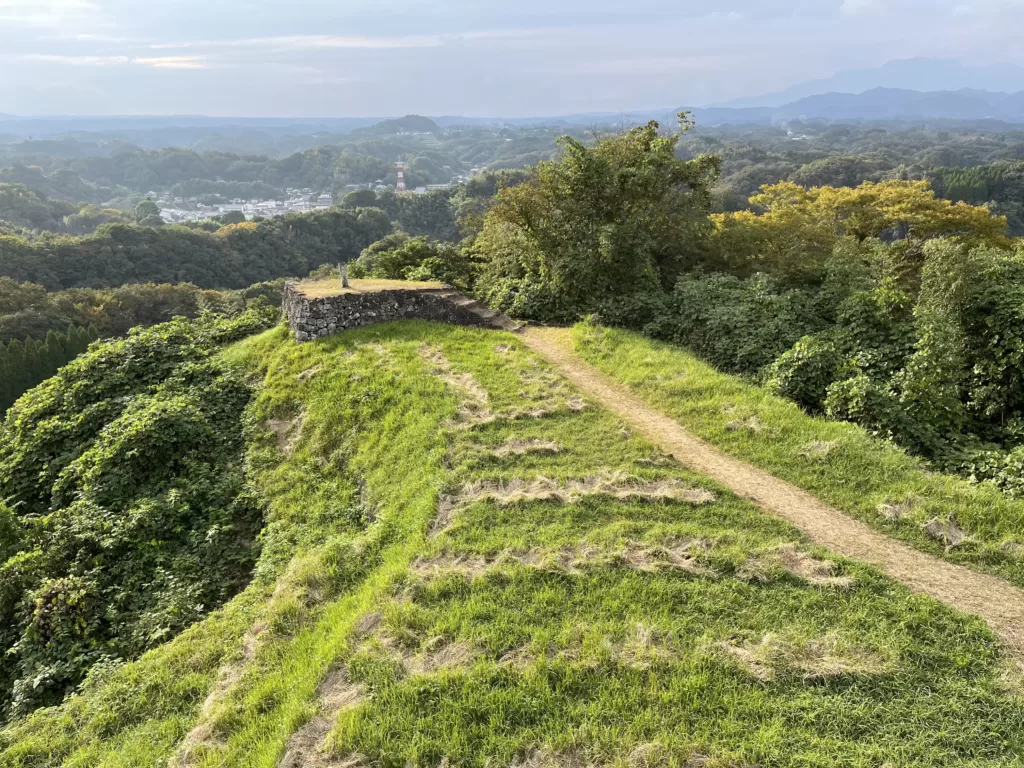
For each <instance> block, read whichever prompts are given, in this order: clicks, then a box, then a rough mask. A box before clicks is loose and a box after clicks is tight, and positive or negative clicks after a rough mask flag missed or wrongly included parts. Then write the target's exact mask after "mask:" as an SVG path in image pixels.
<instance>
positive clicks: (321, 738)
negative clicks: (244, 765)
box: [278, 667, 366, 768]
mask: <svg viewBox="0 0 1024 768" xmlns="http://www.w3.org/2000/svg"><path fill="white" fill-rule="evenodd" d="M317 697H318V699H319V702H320V707H321V714H319V715H317V716H316V717H314V718H313V719H312V720H310V721H309V722H308V723H306V724H305V725H304V726H302V727H301V728H300V729H299V730H297V731H296V732H295V733H294V734H293V735H292V737H291V739H290V740H289V741H288V750H287V752H285V755H284V757H283V758H281V762H280V763H278V768H336V767H337V766H340V765H358V764H359V763H345V762H343V760H346V759H348V760H351V759H352V758H351V757H350V758H342V759H338V758H335V757H334V756H333V755H331V754H330V751H329V749H328V747H327V737H328V735H329V734H330V732H331V729H332V728H333V727H334V723H335V721H336V720H337V719H338V715H339V714H340V713H341V712H342V711H343V710H345V709H348V708H350V707H355V706H358V705H359V704H361V703H362V702H363V701H365V700H366V697H365V695H364V691H363V687H362V686H361V685H357V684H353V683H351V682H349V680H348V673H347V672H346V670H345V668H344V667H339V668H337V669H335V670H333V671H331V672H330V673H329V674H328V675H327V677H326V678H325V679H324V681H323V682H322V683H321V684H320V687H319V688H318V689H317Z"/></svg>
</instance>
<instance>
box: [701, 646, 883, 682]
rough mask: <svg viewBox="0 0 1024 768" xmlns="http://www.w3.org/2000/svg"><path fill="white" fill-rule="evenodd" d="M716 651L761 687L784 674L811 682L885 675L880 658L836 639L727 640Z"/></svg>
mask: <svg viewBox="0 0 1024 768" xmlns="http://www.w3.org/2000/svg"><path fill="white" fill-rule="evenodd" d="M718 647H719V649H720V650H721V651H722V652H723V653H724V654H725V655H726V656H728V657H729V658H731V659H733V660H735V661H736V662H737V663H738V664H739V665H740V667H741V668H742V669H743V670H744V671H745V672H747V673H748V674H749V675H750V676H751V677H753V678H754V679H756V680H758V681H760V682H762V683H770V682H773V681H774V680H775V679H776V678H777V677H779V676H782V675H787V674H788V675H798V676H800V677H801V678H803V679H804V680H809V681H810V680H828V679H834V678H840V677H855V676H876V675H882V674H885V673H886V672H887V671H888V666H887V664H886V661H885V659H883V658H882V657H881V656H880V655H878V654H876V653H874V652H873V651H870V650H866V649H862V648H858V647H857V646H856V645H854V644H851V643H850V642H848V641H843V640H841V639H840V638H839V637H838V636H836V635H829V636H827V637H824V638H822V639H811V640H795V641H794V640H786V639H784V638H782V637H780V636H777V635H772V634H768V635H765V636H764V637H762V638H761V639H760V640H758V641H757V642H747V643H742V642H737V641H733V640H729V641H725V642H723V643H721V644H720V645H719V646H718Z"/></svg>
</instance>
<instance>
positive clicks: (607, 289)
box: [476, 114, 720, 320]
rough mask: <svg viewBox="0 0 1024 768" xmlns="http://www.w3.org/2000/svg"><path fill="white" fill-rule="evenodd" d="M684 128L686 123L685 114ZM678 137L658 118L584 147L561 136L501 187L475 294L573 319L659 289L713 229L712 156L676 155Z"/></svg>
mask: <svg viewBox="0 0 1024 768" xmlns="http://www.w3.org/2000/svg"><path fill="white" fill-rule="evenodd" d="M681 125H682V127H683V130H684V131H685V130H687V129H688V128H689V127H690V126H691V123H689V122H688V120H687V118H686V115H685V114H684V115H682V116H681ZM681 135H682V134H681V133H675V134H671V135H662V134H661V133H660V131H659V127H658V124H657V123H656V122H651V123H648V124H647V125H645V126H642V127H639V128H634V129H632V130H631V131H629V132H627V133H625V134H622V135H620V136H616V137H614V138H611V139H605V140H603V141H601V142H600V143H599V144H598V145H597V146H596V147H590V146H587V145H586V144H584V143H583V142H582V141H579V140H576V139H572V138H568V137H565V138H563V139H561V144H562V149H563V152H562V155H561V156H560V157H559V159H558V160H555V161H552V162H545V163H541V164H540V165H539V166H538V167H537V169H536V172H535V173H534V175H533V177H532V178H531V179H530V180H529V181H527V182H526V183H524V184H521V185H519V186H516V187H511V188H509V189H505V190H502V191H501V192H499V194H498V197H497V200H496V202H495V204H494V206H493V207H492V208H491V209H490V210H489V211H488V212H487V215H486V218H485V221H484V228H483V231H482V232H481V233H480V236H479V237H478V238H477V241H476V250H477V252H478V253H479V254H480V256H481V257H482V258H483V259H484V260H485V261H486V262H487V266H486V268H485V269H484V272H483V274H482V275H481V278H480V280H479V282H478V292H479V293H480V294H481V295H482V297H483V298H484V299H485V300H486V301H487V302H488V303H489V304H491V305H492V306H494V307H496V308H499V309H501V310H503V311H505V312H509V313H511V314H514V315H519V316H523V317H531V318H535V319H541V320H569V319H573V318H576V317H578V316H580V315H581V314H583V313H586V312H589V311H593V310H596V309H599V308H600V307H601V305H602V304H605V303H607V302H611V301H614V300H618V299H621V298H622V297H623V296H626V295H630V294H638V293H649V292H660V291H662V290H664V289H666V288H668V287H671V285H672V284H673V283H674V282H675V280H676V278H677V277H678V276H679V275H680V274H681V273H682V272H683V271H684V270H685V269H686V268H687V267H688V266H690V265H691V264H692V263H693V261H694V256H695V254H697V253H699V252H700V251H701V250H702V249H703V248H704V244H705V241H706V239H707V237H708V235H709V234H710V225H709V220H708V213H709V211H710V209H711V183H712V182H713V181H714V179H715V178H716V176H717V174H718V171H719V167H720V163H719V159H718V158H717V157H713V156H701V157H699V158H697V159H694V160H680V159H678V158H677V157H676V154H675V151H676V145H677V143H678V141H679V137H680V136H681Z"/></svg>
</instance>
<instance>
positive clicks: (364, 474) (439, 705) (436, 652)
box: [0, 323, 1024, 768]
mask: <svg viewBox="0 0 1024 768" xmlns="http://www.w3.org/2000/svg"><path fill="white" fill-rule="evenodd" d="M218 364H219V365H223V366H226V368H227V369H229V370H235V371H239V372H241V373H243V374H244V376H245V377H247V380H248V381H249V382H250V385H251V386H253V387H254V388H255V395H254V397H253V400H252V401H251V403H250V405H249V407H248V410H247V412H246V415H245V417H244V424H245V429H244V433H245V438H246V448H245V455H244V465H245V472H246V477H247V479H248V482H249V484H250V487H251V491H252V493H253V494H254V495H255V499H256V503H258V504H259V505H261V507H262V509H263V510H264V518H265V520H264V530H263V533H262V535H261V537H260V542H259V543H260V550H259V558H258V561H257V563H256V566H255V572H254V579H253V581H252V583H251V584H250V585H249V586H248V587H247V588H246V589H245V590H244V591H242V592H241V593H240V594H238V595H237V596H236V597H234V598H233V599H232V600H230V601H229V602H228V603H226V604H225V605H224V606H223V607H222V608H220V609H219V610H217V611H214V612H213V613H211V614H209V615H208V616H207V618H205V619H204V620H202V621H200V622H199V623H197V624H195V625H194V626H193V627H192V628H190V629H188V630H186V631H185V632H183V633H182V634H180V635H179V636H178V637H176V638H175V639H173V640H171V641H170V642H167V643H165V644H163V645H160V646H158V647H156V648H155V649H154V650H152V651H150V652H148V653H147V654H145V655H143V656H142V657H141V658H139V659H138V660H137V661H134V662H130V663H127V664H123V665H114V666H111V667H109V668H107V669H105V670H103V671H102V672H97V673H96V674H93V675H91V676H90V677H89V679H88V680H87V682H86V684H85V686H84V687H83V688H82V689H81V691H80V692H79V693H78V694H76V695H74V696H72V697H71V698H69V699H68V700H67V701H65V702H64V703H63V704H61V705H60V706H57V707H53V708H49V709H41V710H38V711H36V712H35V713H34V714H32V715H29V716H28V717H27V718H25V719H21V720H18V721H15V722H14V724H12V725H9V726H8V727H7V728H6V730H4V731H2V732H0V764H2V765H5V766H7V765H11V766H58V765H63V766H72V765H74V766H101V765H102V766H129V765H132V766H134V765H164V764H167V763H168V762H169V763H170V764H172V765H178V766H243V765H244V766H267V767H268V768H269V767H271V766H277V765H282V766H334V765H337V766H342V765H344V766H350V767H352V766H357V765H367V766H370V765H380V766H388V767H389V768H390V767H391V766H404V765H416V766H431V767H434V766H437V765H441V764H449V765H467V766H470V765H475V766H484V765H491V766H494V765H499V766H501V765H520V766H525V765H530V766H583V765H621V766H626V765H629V766H655V765H657V766H662V765H663V766H698V765H700V766H753V765H763V766H789V765H792V766H797V765H799V766H811V765H821V766H825V765H828V766H881V765H889V766H922V765H935V766H938V765H965V766H966V765H970V766H997V765H998V766H1009V765H1020V764H1022V763H1024V742H1022V741H1021V734H1022V733H1024V698H1022V696H1021V688H1020V687H1019V683H1017V682H1015V681H1016V680H1017V677H1016V673H1015V672H1013V671H1012V669H1011V665H1010V663H1009V661H1008V659H1006V658H1005V657H1004V655H1003V653H1002V651H1001V650H1000V649H999V647H998V645H997V643H996V641H995V638H994V637H993V636H992V634H991V633H990V632H989V630H988V629H987V628H986V627H985V625H984V624H983V623H982V622H981V621H980V620H978V619H974V618H971V617H966V616H964V615H961V614H958V613H956V612H955V611H953V610H951V609H948V608H946V607H944V606H942V605H940V604H938V603H937V602H935V601H933V600H931V599H928V598H924V597H920V596H915V595H912V594H910V593H909V592H908V591H907V590H906V589H904V588H903V587H901V586H900V585H898V584H896V583H894V582H893V581H891V580H889V579H887V578H885V577H883V576H882V575H880V574H879V573H877V572H875V571H873V570H871V569H869V568H866V567H863V566H860V565H857V564H855V563H851V562H848V561H843V560H842V559H840V558H837V557H835V556H833V555H831V554H830V553H828V552H825V551H821V550H820V549H817V548H815V547H813V546H811V545H810V544H809V543H808V542H807V541H806V539H805V538H804V537H803V536H802V535H801V534H800V532H799V531H797V530H796V529H794V528H792V527H791V526H789V525H788V524H787V523H785V522H782V521H780V520H778V519H776V518H773V517H770V516H768V515H766V514H764V513H762V512H761V511H759V510H758V509H757V508H756V507H754V506H753V505H752V504H750V503H748V502H746V501H743V500H741V499H738V498H736V497H735V496H733V495H731V494H730V493H729V492H727V491H726V490H725V489H723V488H721V487H717V486H716V485H714V484H713V483H711V482H709V481H707V480H706V479H704V478H702V477H700V476H696V475H694V474H692V473H690V472H687V471H684V470H683V469H681V468H679V467H678V465H676V464H675V463H674V462H673V461H671V460H670V459H668V458H667V457H665V456H664V455H662V454H661V453H660V452H659V451H657V450H656V449H655V448H654V447H653V446H652V445H650V444H649V443H647V442H646V441H645V440H643V439H641V438H639V437H637V436H635V435H632V434H630V432H629V431H628V430H627V429H626V428H625V427H624V425H623V424H622V423H621V422H620V421H619V420H618V419H617V418H616V417H614V416H613V415H611V414H610V413H608V412H607V411H604V410H602V409H601V408H600V407H598V406H597V405H596V404H594V403H592V402H588V401H586V400H585V399H584V398H582V397H580V395H579V394H578V393H577V392H576V391H574V390H573V389H572V387H570V386H569V385H568V384H567V383H566V382H565V381H564V380H563V379H561V378H560V377H559V376H558V375H557V374H556V373H555V372H553V371H552V370H551V369H550V368H549V367H548V366H547V365H546V364H545V363H543V362H542V361H541V360H540V359H539V358H537V357H536V356H535V355H534V354H533V353H531V352H530V351H528V350H527V349H526V348H525V347H524V346H523V345H522V344H521V342H520V341H519V340H518V339H517V338H516V337H515V336H513V335H512V334H506V333H499V332H493V331H477V330H467V329H454V328H449V327H444V326H438V325H432V324H427V323H400V324H393V325H388V326H378V327H375V328H369V329H364V330H361V331H357V332H350V333H346V334H341V335H338V336H334V337H331V338H328V339H325V340H322V341H319V342H315V343H310V344H305V345H296V344H294V342H292V341H291V339H290V338H289V337H288V335H287V333H286V331H285V329H283V328H280V327H279V328H276V329H273V330H271V331H267V332H266V333H263V334H262V335H259V336H254V337H251V338H249V339H246V340H244V341H241V342H238V343H236V344H235V345H234V346H230V347H228V348H226V349H225V350H224V351H223V352H222V353H221V354H220V356H219V358H218Z"/></svg>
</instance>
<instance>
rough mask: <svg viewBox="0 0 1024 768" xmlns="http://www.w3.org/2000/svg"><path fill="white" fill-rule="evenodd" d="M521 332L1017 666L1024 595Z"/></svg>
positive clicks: (606, 397)
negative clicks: (977, 626) (956, 615)
mask: <svg viewBox="0 0 1024 768" xmlns="http://www.w3.org/2000/svg"><path fill="white" fill-rule="evenodd" d="M520 335H521V337H522V339H523V340H524V341H525V342H526V344H528V345H529V346H530V347H531V348H532V349H533V350H534V351H535V352H537V353H539V354H540V355H541V356H543V357H545V358H546V359H547V360H548V361H549V362H551V363H552V364H553V365H554V366H555V367H556V368H557V369H558V370H559V371H560V372H561V373H562V374H563V375H564V376H565V377H566V378H567V379H569V380H570V381H571V382H572V383H573V384H575V385H576V386H577V387H578V388H579V389H580V391H582V392H583V393H584V394H585V395H589V396H590V397H591V398H593V399H594V400H597V401H598V402H600V403H601V404H602V405H603V406H604V407H606V408H608V409H609V410H610V411H612V412H614V413H616V414H618V415H619V416H620V417H621V418H622V419H623V420H625V421H626V422H627V423H629V424H630V425H631V426H632V427H633V428H634V429H635V430H636V431H637V432H639V433H640V434H643V435H644V436H645V437H647V438H648V439H649V440H651V441H652V442H653V443H655V444H656V445H658V446H659V447H660V448H662V449H663V450H665V451H666V452H668V453H669V454H671V455H672V456H673V457H675V459H676V460H677V461H679V462H680V463H681V464H683V465H684V466H687V467H689V468H691V469H693V470H695V471H697V472H700V473H701V474H704V475H707V476H708V477H711V478H713V479H714V480H716V481H717V482H718V483H720V484H722V485H724V486H726V487H727V488H730V489H731V490H732V491H733V492H734V493H736V494H737V495H739V496H742V497H744V498H747V499H750V500H752V501H754V502H756V503H757V504H759V505H760V506H761V507H763V508H764V509H766V510H768V511H769V512H771V513H773V514H775V515H778V516H779V517H782V518H785V519H786V520H789V521H790V522H791V523H793V524H795V525H796V526H797V527H799V528H800V529H801V530H803V531H804V533H806V534H807V536H808V537H810V539H811V540H813V541H814V542H816V543H817V544H820V545H821V546H823V547H827V548H828V549H830V550H832V551H833V552H836V553H839V554H841V555H845V556H846V557H849V558H852V559H854V560H859V561H861V562H864V563H869V564H871V565H873V566H875V567H876V568H879V569H880V570H882V571H884V572H885V573H887V574H888V575H889V576H891V577H892V578H894V579H898V580H899V581H901V582H903V583H904V584H906V585H907V586H908V587H910V588H911V589H912V590H914V591H915V592H920V593H923V594H926V595H930V596H931V597H934V598H936V599H938V600H941V601H942V602H944V603H946V604H947V605H951V606H953V607H954V608H958V609H960V610H962V611H965V612H967V613H973V614H975V615H976V616H980V617H981V618H983V619H984V620H985V621H986V622H988V624H989V626H990V627H991V628H992V630H993V631H994V632H995V633H996V634H997V635H999V637H1000V638H1001V639H1002V641H1003V642H1004V643H1005V644H1006V646H1007V647H1008V648H1009V649H1010V650H1011V651H1012V652H1013V653H1014V655H1015V656H1016V657H1017V660H1018V663H1020V664H1022V665H1024V590H1022V589H1018V588H1017V587H1014V586H1013V585H1011V584H1009V583H1007V582H1005V581H1003V580H1002V579H999V578H997V577H995V576H989V575H986V574H983V573H978V572H976V571H972V570H970V569H968V568H964V567H962V566H959V565H954V564H952V563H947V562H945V561H943V560H939V559H938V558H935V557H932V556H931V555H927V554H925V553H923V552H919V551H917V550H916V549H912V548H911V547H908V546H907V545H905V544H901V543H900V542H898V541H894V540H893V539H890V538H889V537H887V536H884V535H882V534H880V533H878V532H876V531H874V530H873V529H872V528H870V527H869V526H868V525H866V524H865V523H862V522H860V521H859V520H855V519H853V518H851V517H849V516H848V515H846V514H845V513H843V512H840V511H839V510H838V509H835V508H834V507H830V506H829V505H827V504H825V503H824V502H822V501H819V500H818V499H817V498H815V497H814V496H811V495H810V494H809V493H807V492H805V491H802V490H800V489H799V488H797V487H796V486H794V485H790V484H789V483H787V482H785V481H783V480H779V479H778V478H777V477H774V476H773V475H770V474H768V473H767V472H764V471H762V470H760V469H757V468H756V467H753V466H750V465H749V464H746V463H745V462H743V461H740V460H739V459H735V458H733V457H732V456H729V455H727V454H725V453H722V452H721V451H719V450H718V449H716V448H713V447H711V446H710V445H708V444H707V443H705V442H704V441H702V440H700V439H699V438H697V437H695V436H693V435H691V434H690V433H689V432H687V431H686V430H685V429H684V428H683V427H682V426H681V425H680V424H679V423H678V422H677V421H675V420H673V419H672V418H670V417H668V416H666V415H665V414H663V413H661V412H660V411H658V410H656V409H654V408H652V407H651V406H649V405H647V404H646V403H644V402H643V401H642V400H641V399H640V398H639V397H637V396H636V395H634V394H632V392H630V391H629V390H628V389H627V388H626V387H624V386H622V385H621V384H619V383H617V382H615V381H613V380H612V379H610V378H609V377H608V376H606V375H604V374H603V373H601V372H600V371H598V370H597V369H596V368H594V367H593V366H592V365H590V364H589V363H587V362H586V361H584V360H583V359H582V358H580V357H579V355H577V354H576V353H575V352H574V351H573V349H572V341H571V339H570V338H569V332H568V331H567V330H566V329H561V328H526V329H523V330H522V331H521V332H520Z"/></svg>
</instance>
